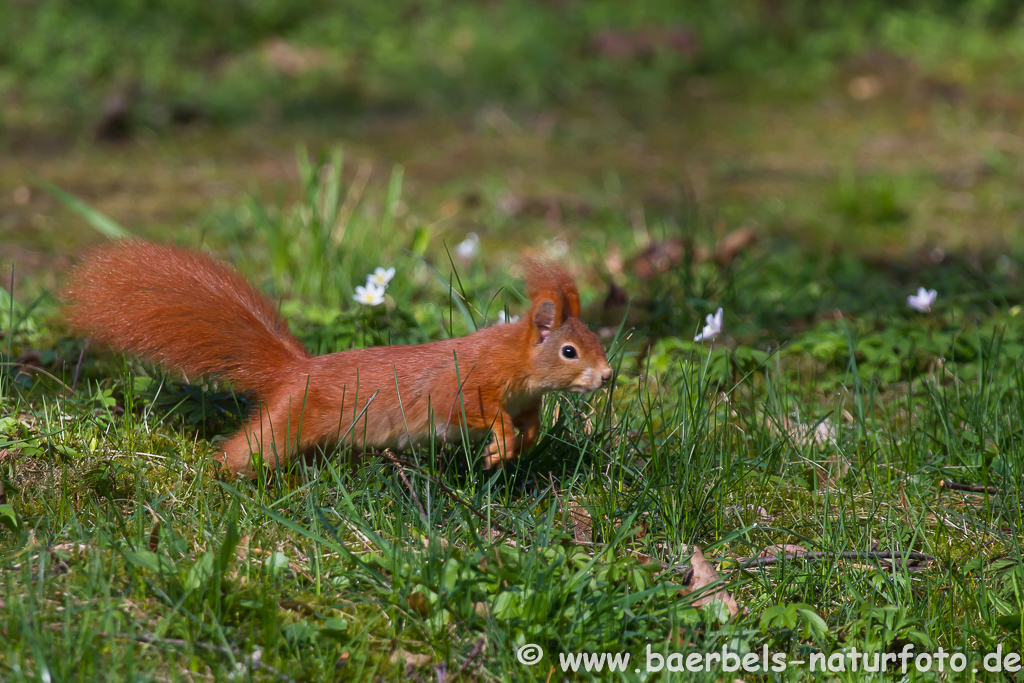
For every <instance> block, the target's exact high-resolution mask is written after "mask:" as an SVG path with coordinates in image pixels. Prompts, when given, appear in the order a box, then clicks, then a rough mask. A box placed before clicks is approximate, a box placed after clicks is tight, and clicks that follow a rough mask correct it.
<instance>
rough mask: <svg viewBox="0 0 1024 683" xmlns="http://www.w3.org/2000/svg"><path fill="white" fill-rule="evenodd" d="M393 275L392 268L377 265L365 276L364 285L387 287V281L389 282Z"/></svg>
mask: <svg viewBox="0 0 1024 683" xmlns="http://www.w3.org/2000/svg"><path fill="white" fill-rule="evenodd" d="M394 276H395V269H394V268H382V267H377V268H375V269H374V271H373V272H372V273H371V274H369V275H367V276H366V286H367V287H369V286H370V285H374V286H376V287H387V286H388V283H389V282H391V278H393V277H394Z"/></svg>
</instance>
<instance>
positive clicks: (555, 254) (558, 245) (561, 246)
mask: <svg viewBox="0 0 1024 683" xmlns="http://www.w3.org/2000/svg"><path fill="white" fill-rule="evenodd" d="M568 253H569V244H568V243H567V242H566V241H565V240H563V239H561V238H559V239H555V240H551V241H550V242H545V243H544V255H545V256H547V257H548V258H549V259H552V260H554V261H557V260H559V259H561V258H564V257H565V255H566V254H568Z"/></svg>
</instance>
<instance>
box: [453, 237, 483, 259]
mask: <svg viewBox="0 0 1024 683" xmlns="http://www.w3.org/2000/svg"><path fill="white" fill-rule="evenodd" d="M478 251H480V238H479V237H478V236H477V234H476V233H475V232H471V233H469V234H468V235H466V239H464V240H462V241H461V242H459V243H458V244H457V245H455V255H456V256H458V257H459V258H460V259H462V260H463V261H469V260H470V259H472V258H473V257H474V256H476V254H477V252H478Z"/></svg>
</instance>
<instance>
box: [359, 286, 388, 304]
mask: <svg viewBox="0 0 1024 683" xmlns="http://www.w3.org/2000/svg"><path fill="white" fill-rule="evenodd" d="M352 298H353V299H355V300H356V302H357V303H360V304H362V305H364V306H380V305H381V304H382V303H384V288H383V287H378V286H377V285H375V284H373V283H372V282H367V283H366V286H365V287H356V295H355V296H354V297H352Z"/></svg>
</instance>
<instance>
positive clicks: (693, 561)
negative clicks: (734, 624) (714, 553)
mask: <svg viewBox="0 0 1024 683" xmlns="http://www.w3.org/2000/svg"><path fill="white" fill-rule="evenodd" d="M690 567H691V568H692V569H691V571H692V572H693V576H692V577H691V578H690V584H689V586H688V588H689V591H688V592H690V593H692V592H693V591H696V590H700V589H701V588H703V587H704V586H710V585H711V584H713V583H715V582H716V581H718V578H719V577H718V572H717V571H715V568H714V567H713V566H711V563H710V562H708V561H707V558H705V557H704V551H703V550H701V549H700V548H697V547H694V549H693V557H691V558H690ZM714 600H721V601H722V602H723V603H725V606H726V607H727V608H728V609H729V616H730V617H734V616H736V615H737V614H738V613H739V611H740V607H739V605H737V604H736V600H735V598H733V597H732V595H730V594H729V592H728V591H725V590H718V591H715V592H714V593H708V594H706V595H702V596H701V597H700V598H698V599H697V600H696V601H695V602H694V603H693V606H694V607H698V608H699V607H705V606H707V605H708V604H709V603H711V602H712V601H714Z"/></svg>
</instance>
